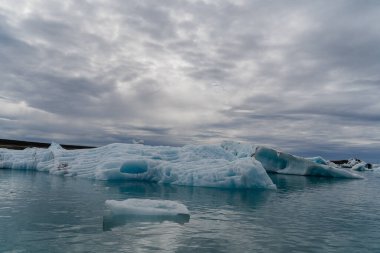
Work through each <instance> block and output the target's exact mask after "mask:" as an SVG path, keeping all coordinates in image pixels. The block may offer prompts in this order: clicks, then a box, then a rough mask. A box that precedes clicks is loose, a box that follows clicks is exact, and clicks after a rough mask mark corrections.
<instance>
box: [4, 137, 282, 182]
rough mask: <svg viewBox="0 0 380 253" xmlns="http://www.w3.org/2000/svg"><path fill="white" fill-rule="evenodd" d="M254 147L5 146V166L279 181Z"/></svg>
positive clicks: (156, 178) (103, 176)
mask: <svg viewBox="0 0 380 253" xmlns="http://www.w3.org/2000/svg"><path fill="white" fill-rule="evenodd" d="M253 150H254V148H253V147H252V146H251V145H248V144H247V145H243V144H238V143H234V142H224V143H222V145H198V146H195V145H187V146H184V147H167V146H147V145H141V144H118V143H115V144H110V145H106V146H103V147H99V148H94V149H82V150H65V149H63V148H62V147H60V146H59V145H58V144H55V143H53V144H52V145H51V146H50V147H49V148H48V149H40V148H28V149H25V150H9V149H0V168H3V169H21V170H37V171H46V172H49V173H51V174H57V175H65V176H76V177H85V178H90V179H98V180H137V181H150V182H158V183H164V184H176V185H187V186H205V187H217V188H232V189H234V188H235V189H242V188H266V189H275V188H276V186H275V185H274V184H273V182H272V180H271V179H270V178H269V176H268V174H267V173H266V171H265V169H264V168H263V166H262V165H261V163H260V162H258V161H256V159H255V158H254V157H251V156H252V153H253Z"/></svg>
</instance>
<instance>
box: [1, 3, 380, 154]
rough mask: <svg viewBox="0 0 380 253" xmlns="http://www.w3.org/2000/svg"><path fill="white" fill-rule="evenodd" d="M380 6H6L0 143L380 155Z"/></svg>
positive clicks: (184, 4) (98, 4) (286, 4)
mask: <svg viewBox="0 0 380 253" xmlns="http://www.w3.org/2000/svg"><path fill="white" fill-rule="evenodd" d="M379 22H380V4H379V3H378V1H364V2H362V1H339V0H338V1H327V0H326V1H232V0H231V1H227V0H225V1H222V0H220V1H206V0H204V1H197V0H188V1H174V0H170V1H169V0H167V1H153V0H150V1H148V0H139V1H137V0H136V1H121V0H120V1H118V0H115V1H103V0H94V1H91V2H90V1H54V0H49V1H44V0H29V1H21V0H20V1H13V2H12V1H3V2H2V3H0V59H1V61H0V133H1V136H0V137H1V138H11V139H27V140H43V141H50V140H55V141H59V142H65V143H77V144H79V143H83V144H95V145H101V144H106V143H110V142H130V141H131V140H132V139H134V138H142V139H144V140H145V141H146V143H149V144H168V145H183V144H187V143H214V142H218V141H220V140H223V139H235V140H242V141H251V142H254V143H259V144H266V145H271V146H276V147H280V148H283V149H284V150H287V151H291V152H295V153H297V154H303V155H312V154H327V156H328V154H334V155H335V156H342V155H343V154H346V153H349V154H352V155H361V156H362V157H363V156H365V157H368V158H372V159H377V157H379V158H380V154H379V153H378V152H377V150H379V148H380V99H379V97H380V72H379V69H380V46H379V45H380V26H378V23H379Z"/></svg>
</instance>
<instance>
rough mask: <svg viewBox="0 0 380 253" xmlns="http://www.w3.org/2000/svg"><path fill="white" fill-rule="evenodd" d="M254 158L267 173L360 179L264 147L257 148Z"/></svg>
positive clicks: (350, 173)
mask: <svg viewBox="0 0 380 253" xmlns="http://www.w3.org/2000/svg"><path fill="white" fill-rule="evenodd" d="M255 158H256V159H257V160H258V161H260V162H261V163H262V165H263V166H264V168H265V169H266V170H267V171H269V172H276V173H280V174H292V175H303V176H324V177H339V178H362V177H361V176H359V175H357V174H355V173H353V172H352V171H350V170H347V169H341V168H337V167H331V166H328V165H324V164H319V163H315V162H313V161H310V160H307V159H304V158H301V157H298V156H293V155H290V154H286V153H283V152H280V151H277V150H275V149H271V148H266V147H258V148H257V149H256V152H255Z"/></svg>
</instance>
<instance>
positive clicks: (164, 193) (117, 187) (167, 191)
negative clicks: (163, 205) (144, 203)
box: [103, 182, 275, 209]
mask: <svg viewBox="0 0 380 253" xmlns="http://www.w3.org/2000/svg"><path fill="white" fill-rule="evenodd" d="M103 184H104V186H105V187H109V190H110V191H113V192H114V194H115V195H116V194H117V193H118V195H117V196H118V197H119V198H120V197H121V199H126V198H151V199H168V200H177V201H180V202H182V203H183V204H185V205H188V204H189V205H191V206H192V207H193V208H194V207H195V208H204V209H207V208H215V206H217V207H223V206H224V207H228V206H235V207H242V206H245V207H250V208H257V207H259V206H261V205H263V204H264V203H265V202H266V201H267V199H268V197H269V196H271V195H272V194H274V193H275V191H271V190H263V189H249V190H236V189H230V190H229V189H216V188H207V187H188V186H177V185H162V184H154V183H147V182H103Z"/></svg>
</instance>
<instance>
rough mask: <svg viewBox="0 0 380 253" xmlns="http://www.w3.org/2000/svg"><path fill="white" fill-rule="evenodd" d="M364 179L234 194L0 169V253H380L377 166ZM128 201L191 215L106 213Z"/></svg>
mask: <svg viewBox="0 0 380 253" xmlns="http://www.w3.org/2000/svg"><path fill="white" fill-rule="evenodd" d="M363 175H364V176H365V177H366V179H364V180H339V179H326V178H313V177H301V176H283V175H271V177H272V179H273V182H274V183H275V184H276V185H277V187H278V190H277V191H266V190H260V191H258V190H250V191H229V190H220V189H209V188H198V187H178V186H163V185H157V184H149V183H136V182H129V183H126V182H99V181H91V180H86V179H76V178H64V177H59V176H53V175H49V174H45V173H35V172H22V171H10V170H0V252H7V251H8V252H152V251H154V252H380V192H379V183H380V172H365V173H364V174H363ZM131 197H133V198H136V197H137V198H149V199H168V200H176V201H180V202H182V203H183V204H185V205H186V206H187V207H188V209H189V210H190V214H191V218H190V221H189V222H188V223H185V224H181V223H178V222H175V221H169V220H141V219H140V220H135V219H125V220H122V221H120V220H116V221H112V220H111V221H109V220H107V219H106V220H104V219H103V216H104V214H105V207H104V202H105V200H107V199H117V200H123V199H126V198H131Z"/></svg>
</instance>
